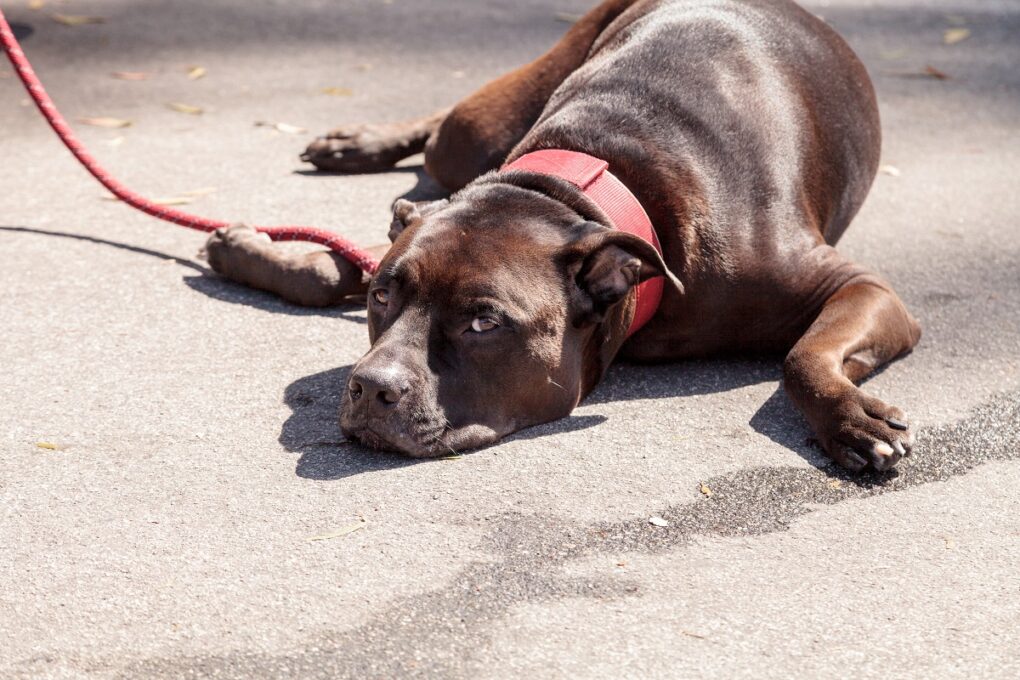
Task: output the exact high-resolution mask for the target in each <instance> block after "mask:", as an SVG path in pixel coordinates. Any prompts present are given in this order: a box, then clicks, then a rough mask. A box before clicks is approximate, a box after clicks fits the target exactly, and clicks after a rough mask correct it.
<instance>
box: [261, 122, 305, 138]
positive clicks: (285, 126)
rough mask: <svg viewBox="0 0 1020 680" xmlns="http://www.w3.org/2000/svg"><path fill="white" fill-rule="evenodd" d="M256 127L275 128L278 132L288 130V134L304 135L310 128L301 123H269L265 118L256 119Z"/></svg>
mask: <svg viewBox="0 0 1020 680" xmlns="http://www.w3.org/2000/svg"><path fill="white" fill-rule="evenodd" d="M255 127H268V128H273V129H274V130H276V131H278V132H286V133H287V134H288V135H302V134H304V133H306V132H308V130H306V129H305V128H303V127H301V126H299V125H291V124H290V123H269V122H267V121H264V120H257V121H255Z"/></svg>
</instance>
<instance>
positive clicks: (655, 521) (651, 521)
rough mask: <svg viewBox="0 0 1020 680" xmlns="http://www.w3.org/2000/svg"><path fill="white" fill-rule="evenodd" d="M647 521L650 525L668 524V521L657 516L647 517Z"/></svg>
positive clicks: (665, 525) (660, 525) (664, 525)
mask: <svg viewBox="0 0 1020 680" xmlns="http://www.w3.org/2000/svg"><path fill="white" fill-rule="evenodd" d="M648 523H649V524H651V525H652V526H656V527H668V526H669V522H667V521H666V520H664V519H662V518H661V517H659V516H655V517H649V518H648Z"/></svg>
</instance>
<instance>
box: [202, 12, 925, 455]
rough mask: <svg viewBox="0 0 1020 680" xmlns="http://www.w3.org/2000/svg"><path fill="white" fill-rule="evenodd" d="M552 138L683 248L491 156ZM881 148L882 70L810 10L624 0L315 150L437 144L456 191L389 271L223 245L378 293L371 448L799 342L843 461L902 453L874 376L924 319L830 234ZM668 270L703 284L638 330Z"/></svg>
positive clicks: (449, 444)
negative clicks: (469, 87)
mask: <svg viewBox="0 0 1020 680" xmlns="http://www.w3.org/2000/svg"><path fill="white" fill-rule="evenodd" d="M541 148H563V149H571V150H577V151H583V152H585V153H588V154H591V155H594V156H597V157H599V158H602V159H605V160H606V161H608V162H609V164H610V168H611V170H612V172H613V173H614V174H616V175H617V176H618V177H620V179H622V180H623V182H624V183H625V184H626V185H627V186H628V187H629V188H630V189H631V190H632V191H633V192H634V194H635V195H636V196H637V197H638V198H639V199H640V200H641V202H642V204H643V205H644V207H645V209H646V211H647V212H648V214H649V216H650V217H651V219H652V222H653V224H654V225H655V228H656V231H657V233H658V236H659V239H660V241H661V243H662V245H663V253H664V255H663V260H658V258H657V257H655V256H654V253H652V254H649V253H648V251H647V249H644V248H643V246H642V245H641V244H640V243H639V242H636V240H634V239H633V238H626V235H624V234H620V233H619V232H614V231H613V230H612V229H611V226H610V225H609V224H608V222H607V220H606V218H605V216H604V215H603V214H602V213H601V211H600V210H599V209H598V208H597V206H594V205H593V204H591V202H590V201H588V200H587V198H586V197H584V196H583V195H581V194H580V192H579V191H578V190H577V189H576V188H574V187H572V186H570V185H568V184H566V183H565V182H561V181H557V180H555V179H554V178H549V177H544V176H540V175H535V174H533V173H528V172H512V173H493V172H490V171H493V170H495V169H497V168H499V167H500V166H501V165H502V164H503V163H504V162H506V161H508V160H513V159H515V158H517V157H519V156H521V155H523V154H524V153H527V152H529V151H533V150H536V149H541ZM879 149H880V127H879V120H878V112H877V107H876V103H875V98H874V92H873V90H872V87H871V83H870V81H869V79H868V76H867V73H866V72H865V70H864V68H863V66H862V65H861V64H860V62H859V61H858V60H857V58H856V57H855V55H854V54H853V52H852V51H851V50H850V48H849V47H848V46H847V45H846V44H845V43H844V42H843V40H842V39H841V38H840V37H839V36H838V35H837V34H836V33H835V32H834V31H832V30H831V29H830V28H829V27H828V26H826V25H825V23H824V22H822V21H821V20H819V19H818V18H816V17H814V16H813V15H811V14H809V13H807V12H805V11H804V10H802V9H801V8H800V7H798V6H797V5H795V4H794V3H792V2H789V1H787V0H606V1H605V2H603V3H602V4H600V5H599V6H598V7H596V8H594V9H593V10H591V11H590V12H589V13H588V14H586V15H585V16H584V17H583V18H582V19H580V20H579V21H578V22H577V23H576V24H575V25H574V26H573V27H572V28H571V29H570V30H569V31H568V32H567V34H566V35H565V36H564V38H563V39H562V40H561V41H560V42H559V43H558V44H557V45H556V46H555V47H553V48H552V49H551V50H550V51H549V52H548V53H547V54H545V55H544V56H542V57H540V58H539V59H537V60H536V61H535V62H533V63H531V64H529V65H527V66H524V67H522V68H520V69H518V70H516V71H513V72H512V73H509V74H507V75H506V76H503V77H502V78H499V79H498V80H496V81H493V82H492V83H490V84H488V85H486V86H485V87H483V88H482V89H481V90H479V91H478V92H477V93H475V94H474V95H472V96H471V97H469V98H467V99H466V100H464V101H462V102H460V103H459V104H457V105H456V106H455V107H453V108H452V109H450V110H447V111H442V112H439V113H437V114H434V115H432V116H429V117H427V118H424V119H420V120H416V121H411V122H407V123H400V124H390V125H379V126H355V127H348V128H340V129H339V130H336V131H334V132H332V133H330V134H328V135H327V136H326V137H324V138H321V139H319V140H316V141H315V142H313V143H312V144H311V145H310V146H309V148H308V150H307V151H306V154H305V156H304V157H305V158H306V159H307V160H310V161H311V162H312V163H314V164H315V165H316V166H317V167H319V168H322V169H326V170H334V171H352V172H357V171H368V170H378V169H383V168H386V167H389V166H390V165H392V164H394V163H396V162H397V161H398V160H400V159H402V158H404V157H406V156H408V155H411V154H413V153H416V152H420V151H422V150H424V152H425V167H426V169H427V171H428V172H429V173H430V174H431V175H432V176H433V177H434V178H435V179H437V180H438V181H439V182H440V183H442V184H443V185H444V186H446V187H447V188H449V189H450V190H452V191H456V193H455V194H454V195H453V196H452V197H451V199H450V200H448V201H445V200H444V201H439V202H435V203H431V204H428V205H413V204H410V203H408V202H406V201H399V202H398V203H397V205H396V208H395V219H394V225H393V229H392V230H391V238H392V239H393V241H394V242H393V246H392V247H390V248H380V249H379V252H380V254H383V253H385V256H384V258H383V262H382V266H381V268H380V270H379V273H378V274H377V275H376V276H375V278H374V279H373V280H372V281H371V282H367V281H362V279H361V277H360V276H359V273H358V272H356V271H354V270H353V269H352V268H351V267H350V265H349V264H347V263H346V262H344V261H343V260H341V259H340V258H338V257H337V256H335V255H332V254H329V253H315V254H312V255H306V256H302V257H300V258H294V257H291V256H284V255H282V254H280V253H279V252H277V251H276V250H274V249H273V248H272V246H270V245H269V244H266V243H263V242H261V241H259V240H257V239H256V238H255V237H254V235H253V233H252V232H250V230H245V229H244V228H235V229H233V230H229V231H224V232H220V233H219V234H217V235H215V236H214V237H213V238H212V239H211V241H210V243H209V253H210V261H211V262H212V264H213V266H214V267H215V268H216V269H217V271H220V272H222V273H224V274H226V275H228V276H231V277H233V278H236V279H238V280H241V281H244V282H247V283H250V284H252V285H256V286H259V287H261V288H265V289H268V290H272V291H275V292H277V293H280V294H281V295H283V296H284V297H287V298H288V299H291V300H294V301H296V302H299V303H302V304H330V303H333V302H336V301H339V300H341V299H343V298H344V297H346V296H349V295H352V294H358V293H361V294H364V293H366V292H367V294H368V304H369V320H370V335H371V340H372V343H373V344H372V348H371V350H370V351H369V352H368V353H367V354H366V355H365V357H364V358H363V359H362V360H361V361H359V362H358V364H357V366H355V368H354V370H353V371H352V375H351V381H350V384H349V385H348V386H346V390H347V394H346V397H345V401H344V407H343V415H342V424H343V427H344V429H345V430H346V431H347V432H348V433H350V434H352V435H353V436H356V437H359V438H360V439H362V440H364V441H366V442H368V443H371V444H375V445H378V446H383V447H387V448H396V449H399V450H402V451H404V452H406V453H408V454H411V455H418V456H427V455H435V454H439V453H442V452H444V451H448V450H449V449H450V448H461V447H471V446H478V445H482V444H486V443H490V442H492V441H494V440H496V439H498V438H499V437H501V436H504V435H506V434H508V433H509V432H512V431H514V430H517V429H520V428H522V427H527V426H529V425H532V424H536V423H539V422H545V421H548V420H551V419H555V418H559V417H562V416H564V415H566V414H567V413H569V411H570V410H571V409H572V408H573V407H574V406H575V405H576V404H577V403H578V401H579V400H580V399H582V398H583V397H584V396H585V395H586V394H588V392H590V390H591V389H593V388H594V386H595V385H596V384H597V383H598V381H599V380H600V379H601V377H602V375H603V374H604V372H605V370H606V368H607V366H608V365H609V363H610V362H611V361H612V360H613V359H615V358H616V357H618V356H619V357H625V358H628V359H632V360H639V361H666V360H679V359H685V358H690V357H705V356H715V355H719V354H726V353H749V352H769V353H772V352H782V353H785V354H786V363H785V376H786V380H785V384H786V389H787V391H788V393H789V394H790V396H791V398H792V399H793V401H794V402H795V403H796V404H797V405H798V406H799V407H800V408H801V410H802V411H803V412H804V414H805V416H806V417H807V419H808V421H809V422H810V424H811V425H812V427H813V428H814V429H815V431H816V433H817V435H818V438H819V441H820V442H821V444H822V446H823V447H824V448H825V450H826V451H827V452H828V454H829V455H830V456H831V457H832V458H833V459H835V460H836V461H838V462H839V463H841V464H842V465H844V466H846V467H848V468H851V469H855V470H856V469H861V468H864V467H865V466H871V467H873V468H876V469H887V468H889V467H891V466H893V465H895V464H896V462H897V461H898V460H899V459H900V457H901V456H903V455H907V454H908V453H909V452H910V448H911V445H912V443H913V434H912V432H911V430H910V428H909V426H908V424H907V421H906V418H905V417H904V415H903V413H902V412H901V411H899V410H898V409H896V408H893V407H890V406H888V405H886V404H884V403H883V402H881V401H879V400H878V399H875V398H874V397H871V396H869V395H867V394H865V393H864V392H863V391H861V390H860V389H859V388H858V387H857V386H856V383H857V382H859V381H860V380H861V379H863V378H864V377H865V376H867V375H868V374H869V373H871V372H872V371H873V370H875V369H876V368H877V367H878V366H881V365H882V364H884V363H886V362H888V361H889V360H891V359H893V358H895V357H897V356H899V355H901V354H903V353H905V352H907V351H909V350H910V349H911V348H913V347H914V345H915V344H916V343H917V341H918V339H919V337H920V327H919V325H918V323H917V322H916V321H915V320H914V319H913V318H912V317H911V316H910V314H909V313H908V312H907V310H906V309H905V307H904V305H903V303H902V302H901V301H900V299H899V298H898V297H897V296H896V294H895V293H894V292H893V291H892V289H891V287H890V286H889V284H888V283H886V282H885V281H884V280H883V279H882V278H880V277H879V276H877V275H875V274H874V273H872V272H869V271H868V270H866V269H865V268H863V267H861V266H859V265H856V264H854V263H852V262H850V261H848V260H846V259H845V258H843V257H842V256H841V255H840V254H839V253H838V252H837V251H836V250H835V249H834V248H833V245H834V244H835V243H836V242H837V240H838V239H839V238H840V236H841V235H842V234H843V232H844V230H845V229H846V228H847V226H848V225H849V223H850V221H851V219H852V218H853V216H854V215H855V214H856V212H857V210H858V208H859V207H860V205H861V203H862V202H863V201H864V198H865V195H866V194H867V191H868V189H869V187H870V185H871V182H872V180H873V178H874V175H875V172H876V169H877V166H878V160H879ZM667 269H668V271H669V272H672V273H673V274H675V275H676V276H677V277H678V278H679V280H680V281H681V282H682V284H683V286H682V288H683V290H682V292H681V289H680V288H679V287H675V286H674V287H668V288H667V291H666V294H665V296H664V298H663V301H662V305H661V306H660V308H659V311H658V313H657V314H656V316H655V317H654V318H653V319H652V321H651V322H650V323H649V324H648V325H647V326H645V327H644V328H643V329H642V330H641V331H640V332H638V333H637V334H636V335H634V336H633V337H632V338H630V339H629V340H625V336H624V334H625V329H626V328H627V326H628V323H629V321H630V317H631V315H632V314H633V304H632V302H633V294H632V287H633V284H635V283H636V282H637V281H639V280H641V279H643V278H647V277H648V276H652V275H656V274H661V273H663V272H664V271H666V270H667ZM621 281H622V282H623V283H622V284H621V283H620V282H621ZM480 328H484V330H482V331H479V330H477V329H480Z"/></svg>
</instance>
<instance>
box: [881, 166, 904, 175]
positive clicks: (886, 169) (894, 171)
mask: <svg viewBox="0 0 1020 680" xmlns="http://www.w3.org/2000/svg"><path fill="white" fill-rule="evenodd" d="M878 171H879V172H880V173H882V174H883V175H889V176H890V177H899V176H900V169H899V168H897V167H896V166H895V165H883V166H882V167H880V168H879V169H878Z"/></svg>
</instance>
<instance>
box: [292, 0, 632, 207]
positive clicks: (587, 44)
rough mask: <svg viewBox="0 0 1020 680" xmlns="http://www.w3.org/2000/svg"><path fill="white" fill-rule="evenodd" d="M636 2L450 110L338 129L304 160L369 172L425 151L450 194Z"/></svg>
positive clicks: (584, 25) (496, 152) (497, 159)
mask: <svg viewBox="0 0 1020 680" xmlns="http://www.w3.org/2000/svg"><path fill="white" fill-rule="evenodd" d="M636 2H638V0H606V1H605V2H603V3H602V4H600V5H598V6H597V7H595V8H594V9H592V10H591V11H589V12H588V13H587V14H585V15H584V16H583V17H581V18H580V19H579V20H578V21H577V22H576V23H575V24H574V25H573V26H571V27H570V29H569V30H568V31H567V33H566V34H565V35H564V36H563V38H561V39H560V41H559V42H557V43H556V45H554V46H553V48H552V49H551V50H549V51H548V52H546V53H545V54H543V55H542V56H541V57H539V58H538V59H536V60H535V61H533V62H531V63H530V64H527V65H525V66H522V67H520V68H518V69H516V70H514V71H511V72H510V73H508V74H506V75H504V76H502V77H500V78H497V79H496V80H494V81H492V82H490V83H488V84H487V85H484V86H483V87H482V88H481V89H480V90H478V91H477V92H475V93H474V94H472V95H471V96H469V97H468V98H466V99H464V100H463V101H461V102H460V103H459V104H457V105H456V106H454V107H453V108H452V109H447V110H444V111H440V112H438V113H435V114H433V115H431V116H428V117H427V118H421V119H418V120H413V121H409V122H404V123H393V124H388V125H355V126H348V127H341V128H338V129H336V130H334V131H332V132H330V133H328V134H326V136H325V137H322V138H319V139H317V140H315V141H314V142H312V144H311V145H310V146H309V147H308V149H307V150H306V151H305V153H304V155H303V156H302V158H303V159H304V160H306V161H308V162H310V163H312V164H313V165H315V167H317V168H319V169H320V170H331V171H336V172H371V171H377V170H385V169H387V168H389V167H392V166H393V165H394V164H395V163H397V162H398V161H399V160H401V159H403V158H406V157H408V156H410V155H413V154H415V153H418V152H420V151H422V150H424V151H425V169H426V170H427V171H428V173H429V174H430V175H431V176H432V177H433V179H435V180H436V181H437V182H439V183H440V184H441V185H443V186H444V187H445V188H447V189H449V190H451V191H455V190H457V189H460V188H461V187H463V186H464V185H466V184H468V183H469V182H470V181H471V180H473V179H475V178H476V177H478V176H479V175H481V174H484V173H485V172H488V171H489V170H493V169H495V168H498V167H499V166H500V165H501V164H502V163H503V160H504V159H505V158H506V157H507V154H509V153H510V151H511V149H513V148H514V146H516V145H517V143H518V142H519V141H520V140H521V139H522V138H523V137H524V135H525V134H527V132H528V130H530V129H531V127H532V126H533V125H534V124H535V121H537V120H538V117H539V116H540V115H541V113H542V110H543V109H544V108H545V105H546V103H547V102H548V101H549V97H550V96H551V95H552V93H553V92H554V91H555V90H556V88H558V87H559V86H560V84H561V83H562V82H563V81H564V80H565V79H566V78H567V76H569V75H570V74H571V73H573V72H574V70H575V69H577V67H578V66H580V65H581V64H582V63H584V61H585V59H587V57H588V54H589V52H590V51H591V48H592V45H594V43H595V41H596V40H597V39H598V37H599V36H600V35H602V33H603V32H604V31H605V29H606V28H607V27H608V26H609V25H610V24H611V23H612V22H613V21H614V20H615V19H616V18H617V17H619V16H620V15H621V14H623V12H624V11H625V10H627V9H628V8H629V7H630V6H631V5H634V4H636Z"/></svg>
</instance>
